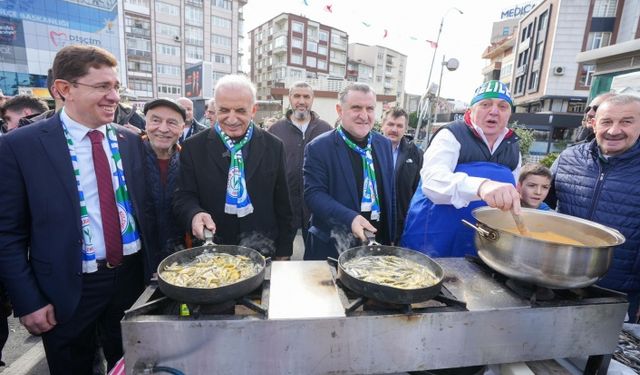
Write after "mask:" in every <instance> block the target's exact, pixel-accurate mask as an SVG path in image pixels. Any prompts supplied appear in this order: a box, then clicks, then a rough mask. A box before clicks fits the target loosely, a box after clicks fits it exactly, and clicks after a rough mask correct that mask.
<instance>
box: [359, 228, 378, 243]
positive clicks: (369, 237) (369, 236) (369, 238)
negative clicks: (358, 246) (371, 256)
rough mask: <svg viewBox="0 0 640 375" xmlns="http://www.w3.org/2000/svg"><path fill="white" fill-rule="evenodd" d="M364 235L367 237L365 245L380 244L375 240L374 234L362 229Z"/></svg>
mask: <svg viewBox="0 0 640 375" xmlns="http://www.w3.org/2000/svg"><path fill="white" fill-rule="evenodd" d="M364 236H365V237H367V241H363V242H367V246H380V244H379V243H378V242H377V241H376V234H375V233H373V232H372V231H370V230H366V229H365V230H364Z"/></svg>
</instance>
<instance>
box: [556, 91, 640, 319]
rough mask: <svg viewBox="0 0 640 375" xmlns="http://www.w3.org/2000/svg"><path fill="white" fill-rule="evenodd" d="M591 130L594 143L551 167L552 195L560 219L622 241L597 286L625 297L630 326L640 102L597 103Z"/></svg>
mask: <svg viewBox="0 0 640 375" xmlns="http://www.w3.org/2000/svg"><path fill="white" fill-rule="evenodd" d="M594 130H595V140H593V141H591V142H589V143H582V144H578V145H576V146H573V147H569V148H568V149H566V150H564V151H563V152H562V153H561V154H560V156H559V157H558V160H557V162H556V164H554V166H553V167H552V172H553V174H554V176H555V178H554V183H553V186H552V190H554V193H555V196H556V197H557V204H558V211H559V212H560V213H563V214H568V215H572V216H577V217H580V218H583V219H587V220H591V221H595V222H597V223H600V224H603V225H607V226H609V227H612V228H614V229H617V230H619V231H620V232H621V233H622V234H623V235H624V236H625V237H626V242H625V243H624V244H622V245H620V246H618V247H616V248H615V251H614V253H613V261H612V263H611V267H610V268H609V272H608V273H607V274H606V275H605V276H604V278H602V279H601V280H600V281H599V282H598V285H600V286H602V287H605V288H609V289H614V290H618V291H620V292H624V293H627V295H628V298H629V311H628V313H629V320H630V321H632V322H635V321H636V320H637V315H638V300H639V298H640V204H638V196H640V143H638V137H639V136H640V97H636V96H632V95H617V96H613V97H610V98H608V99H606V100H605V101H603V102H602V104H600V106H599V108H598V112H597V113H596V118H595V127H594ZM550 196H551V197H552V198H551V201H550V202H549V203H551V204H554V203H555V199H554V198H553V195H552V194H550Z"/></svg>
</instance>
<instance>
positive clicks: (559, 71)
mask: <svg viewBox="0 0 640 375" xmlns="http://www.w3.org/2000/svg"><path fill="white" fill-rule="evenodd" d="M553 75H556V76H561V75H564V66H555V67H554V68H553Z"/></svg>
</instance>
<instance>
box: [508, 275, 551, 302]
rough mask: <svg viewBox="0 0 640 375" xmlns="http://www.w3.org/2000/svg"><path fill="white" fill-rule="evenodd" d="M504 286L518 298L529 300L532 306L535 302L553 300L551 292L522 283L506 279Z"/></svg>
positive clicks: (547, 289) (537, 286)
mask: <svg viewBox="0 0 640 375" xmlns="http://www.w3.org/2000/svg"><path fill="white" fill-rule="evenodd" d="M505 285H506V286H507V287H508V288H509V289H511V290H512V291H513V292H515V293H516V294H517V295H518V296H520V297H522V298H525V299H528V300H530V301H531V304H532V305H534V304H535V303H536V302H537V301H550V300H552V299H554V298H555V293H554V292H553V290H551V289H549V288H545V287H542V286H539V285H535V284H531V283H527V282H524V281H519V280H515V279H508V280H507V281H506V283H505Z"/></svg>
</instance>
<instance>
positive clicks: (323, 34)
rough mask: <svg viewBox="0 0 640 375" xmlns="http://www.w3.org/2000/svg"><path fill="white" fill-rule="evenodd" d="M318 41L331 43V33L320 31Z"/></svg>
mask: <svg viewBox="0 0 640 375" xmlns="http://www.w3.org/2000/svg"><path fill="white" fill-rule="evenodd" d="M318 40H320V41H321V42H328V41H329V33H328V32H327V31H324V30H320V31H319V32H318Z"/></svg>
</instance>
